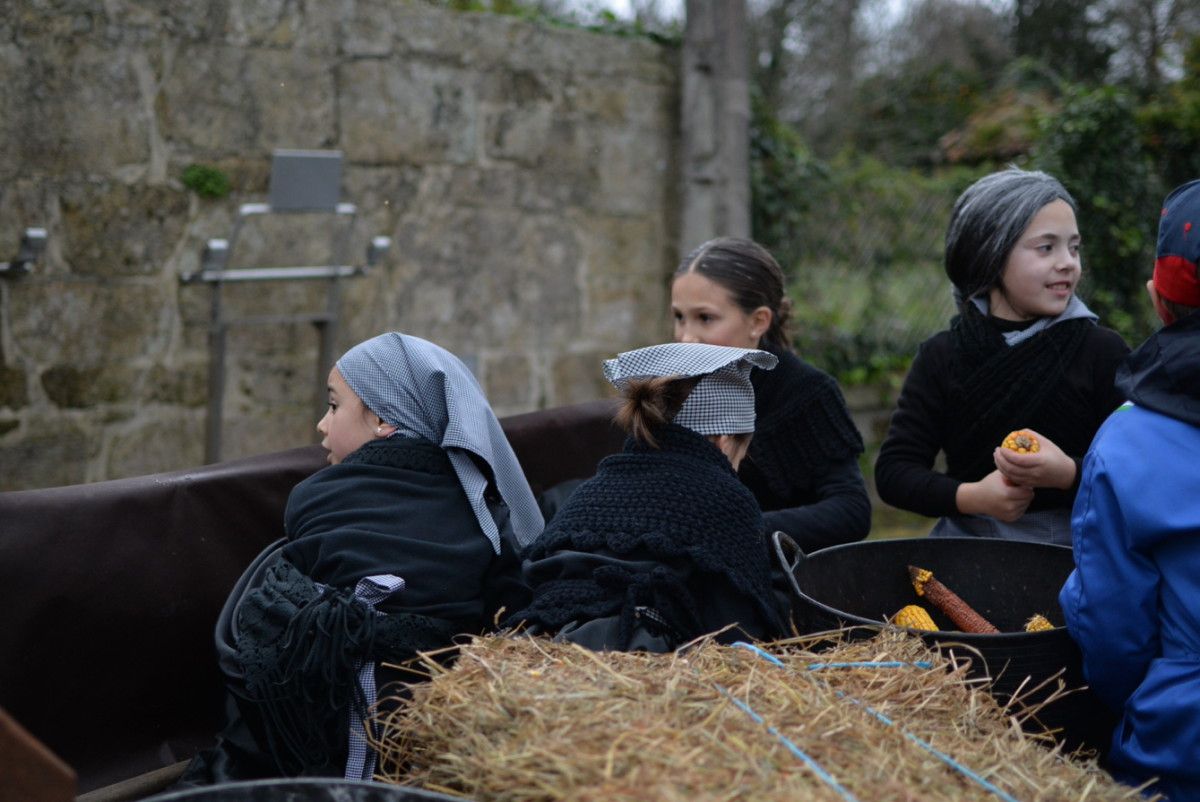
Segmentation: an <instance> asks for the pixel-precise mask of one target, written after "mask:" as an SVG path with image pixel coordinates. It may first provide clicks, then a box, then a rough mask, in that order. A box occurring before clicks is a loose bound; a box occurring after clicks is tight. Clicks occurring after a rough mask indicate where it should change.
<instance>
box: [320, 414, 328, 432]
mask: <svg viewBox="0 0 1200 802" xmlns="http://www.w3.org/2000/svg"><path fill="white" fill-rule="evenodd" d="M327 420H329V413H328V412H326V413H325V414H324V415H322V416H321V419H320V420H319V421H317V432H318V433H320V434H321V435H324V434H325V421H327Z"/></svg>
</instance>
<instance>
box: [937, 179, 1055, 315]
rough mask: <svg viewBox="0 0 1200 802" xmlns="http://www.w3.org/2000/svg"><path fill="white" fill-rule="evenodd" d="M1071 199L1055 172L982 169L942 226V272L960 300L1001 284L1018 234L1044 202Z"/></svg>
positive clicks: (1027, 226) (1025, 227) (1020, 233)
mask: <svg viewBox="0 0 1200 802" xmlns="http://www.w3.org/2000/svg"><path fill="white" fill-rule="evenodd" d="M1056 200H1061V201H1066V202H1067V203H1068V204H1069V205H1070V207H1071V209H1072V210H1073V211H1077V208H1076V206H1075V199H1074V198H1072V197H1071V193H1069V192H1067V190H1066V187H1064V186H1063V185H1062V184H1061V183H1060V182H1059V181H1058V179H1057V178H1054V177H1053V176H1051V175H1048V174H1046V173H1043V172H1040V171H1036V170H1021V169H1019V168H1017V167H1009V168H1008V169H1006V170H1001V171H999V172H995V173H992V174H991V175H986V176H984V177H983V178H981V179H979V180H978V181H976V182H975V183H974V184H972V185H971V186H969V187H967V189H966V191H965V192H963V193H962V194H961V195H959V196H958V200H957V201H956V202H955V204H954V211H953V212H951V213H950V225H949V226H948V227H947V228H946V257H945V258H946V262H945V264H946V275H947V276H948V277H949V278H950V282H951V283H952V284H953V285H954V288H955V290H956V292H957V295H958V296H959V300H960V302H963V301H966V300H967V299H969V298H973V297H975V296H977V295H982V294H984V293H987V292H988V291H990V290H991V289H993V288H995V287H999V286H1000V282H1001V279H1002V278H1003V276H1004V266H1005V265H1006V264H1007V263H1008V256H1009V254H1010V253H1012V249H1013V247H1014V246H1015V245H1016V244H1017V240H1019V239H1020V238H1021V235H1022V234H1023V233H1025V229H1027V228H1029V224H1030V222H1032V220H1033V218H1034V217H1035V216H1036V215H1037V213H1038V212H1039V211H1041V210H1042V208H1043V207H1044V206H1046V204H1048V203H1053V202H1054V201H1056Z"/></svg>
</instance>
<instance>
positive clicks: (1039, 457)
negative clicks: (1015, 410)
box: [992, 432, 1075, 490]
mask: <svg viewBox="0 0 1200 802" xmlns="http://www.w3.org/2000/svg"><path fill="white" fill-rule="evenodd" d="M1033 434H1034V435H1035V436H1036V437H1037V439H1038V442H1039V444H1040V446H1041V447H1040V449H1039V450H1038V451H1036V452H1034V453H1029V454H1019V453H1017V452H1016V451H1010V450H1009V449H1007V448H997V449H996V450H995V451H994V452H993V453H992V459H993V461H994V462H995V463H996V470H998V471H1000V473H1001V474H1003V476H1004V478H1005V479H1007V480H1008V481H1010V482H1012V483H1013V484H1014V485H1024V486H1026V487H1055V488H1058V489H1060V490H1067V489H1069V488H1070V487H1071V485H1072V484H1074V483H1075V460H1073V459H1071V458H1070V457H1068V456H1067V455H1066V454H1064V453H1063V451H1062V449H1061V448H1059V447H1058V446H1056V445H1055V444H1054V443H1053V442H1052V441H1051V440H1049V439H1048V438H1046V437H1045V436H1043V435H1040V434H1038V433H1037V432H1033Z"/></svg>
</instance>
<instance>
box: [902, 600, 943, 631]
mask: <svg viewBox="0 0 1200 802" xmlns="http://www.w3.org/2000/svg"><path fill="white" fill-rule="evenodd" d="M892 623H893V624H895V625H896V626H898V627H908V628H909V629H923V630H925V631H926V632H937V631H938V628H937V624H935V623H933V619H932V618H930V617H929V612H928V611H927V610H926V609H925V608H924V607H922V606H921V605H919V604H909V605H906V606H904V607H901V608H900V611H899V612H898V613H896V614H895V615H894V616H892Z"/></svg>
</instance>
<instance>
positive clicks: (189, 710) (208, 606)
mask: <svg viewBox="0 0 1200 802" xmlns="http://www.w3.org/2000/svg"><path fill="white" fill-rule="evenodd" d="M613 411H614V404H613V402H610V401H598V402H591V403H586V404H577V405H573V406H566V407H558V408H555V409H550V410H545V411H541V412H534V413H529V414H525V415H516V416H512V417H508V418H505V419H503V420H502V421H501V423H502V425H503V426H504V430H505V433H506V434H507V435H508V437H509V440H510V442H511V443H512V445H513V448H514V450H515V451H516V453H517V456H518V458H519V459H520V461H521V464H522V466H523V467H524V469H525V471H526V475H527V477H528V479H529V482H530V485H531V486H532V487H533V489H534V492H535V493H536V492H541V491H542V490H544V489H546V488H548V487H551V486H553V485H555V484H557V483H559V482H562V481H565V480H567V479H572V478H579V477H584V476H589V475H591V473H592V472H593V471H594V469H595V466H596V463H597V462H599V460H600V459H601V458H602V457H603V456H604V455H606V454H609V453H612V452H614V451H616V450H619V448H620V445H621V442H622V436H621V434H620V432H618V431H617V430H616V428H615V427H614V426H613V425H612V424H611V419H612V413H613ZM324 454H325V452H324V451H323V450H322V449H321V448H320V447H319V446H309V447H305V448H297V449H292V450H289V451H281V452H277V453H274V454H266V455H263V456H258V457H251V458H248V459H242V460H236V461H231V462H225V463H218V464H215V465H208V466H205V467H202V468H196V469H194V470H184V471H173V472H170V473H162V474H155V475H151V476H140V477H136V478H132V479H119V480H115V481H108V482H97V483H94V484H87V485H73V486H70V487H59V488H51V489H46V490H30V491H19V492H10V493H0V611H2V612H0V708H3V709H4V710H6V711H7V712H8V714H9V715H11V716H12V718H13V719H15V720H16V721H17V722H19V723H20V725H21V726H22V727H23V728H25V729H26V730H28V731H29V733H31V734H32V735H33V736H34V737H35V738H36V739H38V740H39V741H41V742H42V743H43V744H44V745H46V746H47V747H49V749H50V750H52V751H53V752H54V753H55V754H57V755H58V756H59V757H61V758H62V759H63V760H64V761H65V762H66V763H67V764H69V765H70V767H71V768H73V769H74V770H75V772H76V773H77V774H78V778H79V790H80V791H81V792H83V791H88V790H90V789H95V788H98V787H100V786H108V785H110V784H112V783H118V782H120V781H123V780H127V779H129V778H131V777H134V776H136V775H141V774H143V773H145V772H151V771H154V770H157V769H161V768H162V767H164V766H168V765H171V764H174V763H177V762H178V761H181V760H186V759H188V758H190V757H191V755H193V754H194V753H195V751H196V750H197V749H199V748H202V747H203V746H205V745H207V744H209V743H211V742H212V738H213V735H214V734H215V732H216V729H217V727H218V725H219V723H220V722H219V715H220V713H219V711H220V702H221V697H220V687H221V683H220V678H219V675H218V674H217V669H216V658H215V655H214V652H213V647H212V630H213V624H214V622H215V620H216V617H217V613H218V612H219V611H220V608H221V605H222V604H223V603H224V601H225V597H226V595H227V594H228V592H229V589H230V588H231V587H232V586H233V583H234V581H235V580H236V579H237V577H238V576H239V575H240V573H241V571H242V569H243V568H244V567H245V566H246V565H247V564H248V563H249V562H250V560H251V559H252V558H253V557H254V556H255V555H256V554H257V553H258V552H259V551H260V550H261V549H262V548H263V547H264V546H265V545H266V544H267V543H269V542H270V541H272V540H274V539H275V538H277V537H278V536H279V535H280V534H281V528H282V521H283V507H284V503H285V502H286V500H287V495H288V492H289V491H290V490H291V488H292V486H293V485H295V484H296V482H298V481H299V480H301V479H303V478H304V477H306V476H308V475H309V474H311V473H312V472H314V471H316V470H317V469H319V468H321V467H322V466H323V465H324V464H325V457H324Z"/></svg>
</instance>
